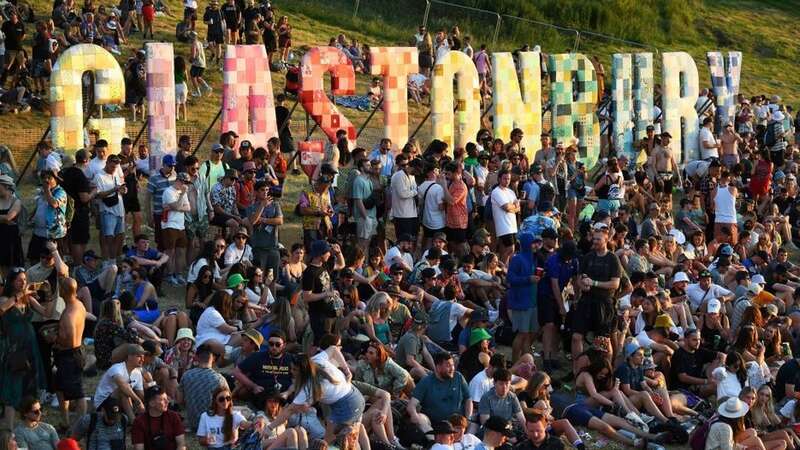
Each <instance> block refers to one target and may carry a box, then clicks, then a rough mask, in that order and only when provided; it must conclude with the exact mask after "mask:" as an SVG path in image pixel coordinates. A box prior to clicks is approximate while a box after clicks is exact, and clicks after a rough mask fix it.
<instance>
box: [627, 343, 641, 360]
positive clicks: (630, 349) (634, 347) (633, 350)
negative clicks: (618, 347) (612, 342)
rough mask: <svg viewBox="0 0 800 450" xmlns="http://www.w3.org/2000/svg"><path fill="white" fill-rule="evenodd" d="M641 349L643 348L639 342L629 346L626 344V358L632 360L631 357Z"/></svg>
mask: <svg viewBox="0 0 800 450" xmlns="http://www.w3.org/2000/svg"><path fill="white" fill-rule="evenodd" d="M640 348H642V347H641V346H640V345H639V342H637V341H631V342H628V343H627V344H625V348H624V349H623V350H624V352H625V357H626V358H630V357H631V355H633V354H634V353H636V351H637V350H639V349H640Z"/></svg>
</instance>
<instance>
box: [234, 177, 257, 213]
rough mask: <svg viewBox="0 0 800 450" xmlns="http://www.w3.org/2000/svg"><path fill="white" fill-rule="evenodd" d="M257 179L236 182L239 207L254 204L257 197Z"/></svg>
mask: <svg viewBox="0 0 800 450" xmlns="http://www.w3.org/2000/svg"><path fill="white" fill-rule="evenodd" d="M255 186H256V182H255V180H250V181H246V180H241V181H239V182H237V183H236V203H237V204H238V205H237V206H239V207H244V208H247V207H249V206H250V205H252V204H253V199H254V198H255V196H254V194H255Z"/></svg>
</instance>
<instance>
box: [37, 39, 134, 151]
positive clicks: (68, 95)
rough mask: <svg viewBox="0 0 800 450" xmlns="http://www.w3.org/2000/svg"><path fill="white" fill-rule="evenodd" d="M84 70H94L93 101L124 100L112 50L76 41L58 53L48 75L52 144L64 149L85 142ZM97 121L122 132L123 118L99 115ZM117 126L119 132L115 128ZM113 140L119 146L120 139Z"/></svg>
mask: <svg viewBox="0 0 800 450" xmlns="http://www.w3.org/2000/svg"><path fill="white" fill-rule="evenodd" d="M86 71H92V72H93V73H94V80H95V82H94V102H95V104H97V105H105V104H111V103H123V102H124V101H125V80H124V78H123V75H122V69H120V67H119V64H118V63H117V61H116V60H115V59H114V56H112V55H111V53H109V52H108V51H107V50H106V49H104V48H103V47H100V46H99V45H94V44H78V45H73V46H72V47H69V48H67V49H66V50H65V51H64V53H62V54H61V56H59V58H58V61H56V65H55V67H53V73H52V75H51V76H50V104H51V114H52V117H51V118H50V126H51V128H52V139H53V146H54V147H56V148H61V149H63V150H64V151H70V152H74V151H77V150H79V149H82V148H83V146H84V145H83V144H84V143H83V94H82V82H81V78H82V76H83V73H84V72H86ZM96 124H97V127H98V128H100V129H105V130H108V131H109V134H110V135H117V134H121V133H124V129H125V119H119V120H115V119H98V121H97V122H96ZM120 126H121V127H122V131H121V132H120V131H119V130H117V129H116V128H119V127H120ZM112 130H113V131H112ZM109 142H110V143H111V141H109ZM112 144H113V143H112ZM116 144H117V145H116V147H112V149H113V148H116V149H119V141H117V142H116Z"/></svg>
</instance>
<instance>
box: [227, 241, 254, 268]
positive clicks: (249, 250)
mask: <svg viewBox="0 0 800 450" xmlns="http://www.w3.org/2000/svg"><path fill="white" fill-rule="evenodd" d="M252 260H253V247H250V244H244V248H242V249H240V248H238V247H236V244H235V243H233V244H231V245H229V246H228V248H226V249H225V266H226V267H227V266H230V265H231V264H236V263H238V262H244V261H252Z"/></svg>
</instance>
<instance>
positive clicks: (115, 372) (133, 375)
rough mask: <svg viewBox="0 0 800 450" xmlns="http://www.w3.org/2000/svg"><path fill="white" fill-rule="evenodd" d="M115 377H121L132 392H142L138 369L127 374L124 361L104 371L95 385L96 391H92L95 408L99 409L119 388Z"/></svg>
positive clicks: (142, 385)
mask: <svg viewBox="0 0 800 450" xmlns="http://www.w3.org/2000/svg"><path fill="white" fill-rule="evenodd" d="M115 377H121V378H122V380H123V381H125V382H127V383H128V384H130V386H131V388H132V389H133V390H134V391H143V390H144V380H143V379H142V371H141V370H140V369H138V368H137V369H133V370H132V371H130V373H129V372H128V367H127V366H126V365H125V362H124V361H123V362H119V363H116V364H114V365H112V366H111V367H109V368H108V370H106V372H105V373H104V374H103V377H102V378H100V382H99V383H98V384H97V389H96V390H95V391H94V407H95V408H99V407H100V405H101V404H103V402H104V401H106V399H107V398H108V397H110V396H111V394H113V393H114V391H116V390H117V388H118V387H119V386H118V385H117V382H116V381H115V380H114V378H115Z"/></svg>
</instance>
